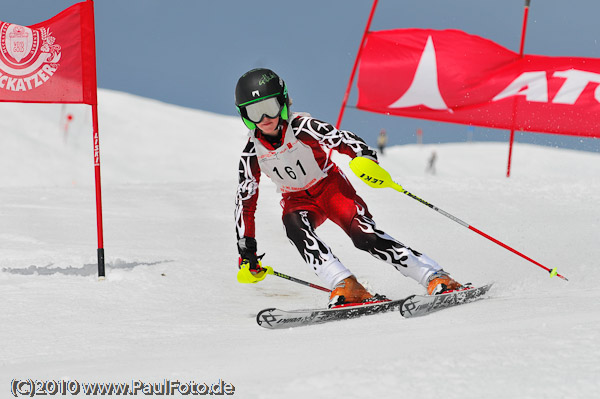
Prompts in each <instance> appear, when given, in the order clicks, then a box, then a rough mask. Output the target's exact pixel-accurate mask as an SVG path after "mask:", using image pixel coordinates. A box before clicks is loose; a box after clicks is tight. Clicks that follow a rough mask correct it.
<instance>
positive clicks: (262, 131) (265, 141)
mask: <svg viewBox="0 0 600 399" xmlns="http://www.w3.org/2000/svg"><path fill="white" fill-rule="evenodd" d="M235 105H236V108H237V110H238V112H239V113H240V115H241V117H242V120H243V121H244V123H245V125H246V126H247V127H248V129H250V132H249V139H248V143H247V144H246V148H245V149H244V151H243V153H242V156H241V160H240V164H239V185H238V189H237V198H236V210H235V218H236V232H237V239H238V243H237V246H238V252H239V255H240V263H239V266H240V269H241V270H240V272H239V273H247V274H248V275H249V277H251V280H252V281H253V282H256V281H260V280H262V279H264V277H265V273H266V272H265V270H264V269H262V267H261V262H260V258H261V257H260V256H257V254H256V253H257V244H256V239H255V223H254V214H255V210H256V203H257V199H258V185H259V182H260V174H261V172H262V173H264V174H266V175H267V176H268V177H269V178H270V179H271V180H272V181H273V182H274V183H275V184H276V186H277V191H278V192H281V193H282V200H281V206H282V207H283V217H282V219H283V225H284V227H285V231H286V234H287V237H288V238H289V240H290V241H291V242H292V243H293V244H294V245H295V246H296V248H297V249H298V251H299V252H300V255H301V256H302V257H303V258H304V261H305V262H306V263H307V265H308V266H310V267H311V269H312V270H313V271H314V272H315V273H316V274H317V276H319V278H320V279H321V280H322V281H323V282H324V283H325V284H326V286H327V287H329V288H330V289H331V290H332V291H331V295H330V301H329V306H330V307H331V306H336V305H340V304H344V303H360V302H370V301H374V300H377V299H380V298H381V296H377V295H375V296H374V295H372V294H371V293H369V292H368V291H367V290H366V289H365V288H364V287H363V286H362V285H361V284H360V283H359V282H358V281H357V280H356V277H355V276H354V275H353V274H352V272H351V271H350V270H348V269H347V268H346V267H345V266H344V265H343V264H342V262H340V260H339V259H338V258H337V257H336V256H335V255H334V254H333V252H332V251H331V249H330V248H329V246H327V244H325V243H324V242H323V241H322V240H321V239H320V238H319V237H318V236H317V234H316V233H315V229H316V228H317V227H318V226H319V225H321V224H322V223H323V222H324V221H325V220H327V219H330V220H331V221H333V222H334V223H336V224H337V225H338V226H340V227H341V228H342V229H343V230H344V232H345V233H346V234H347V235H348V236H349V237H350V238H351V239H352V242H353V243H354V245H355V246H356V247H357V248H358V249H361V250H364V251H367V252H369V253H370V254H371V255H373V256H374V257H376V258H378V259H381V260H383V261H385V262H387V263H389V264H391V265H392V266H394V267H395V268H396V269H397V270H398V271H400V272H401V273H402V274H403V275H404V276H406V277H410V278H412V279H414V280H415V281H417V282H418V283H419V284H421V285H423V286H424V287H425V288H427V292H428V293H429V294H439V293H441V292H444V291H448V290H454V289H458V288H461V287H462V285H461V284H459V283H458V282H456V281H455V280H454V279H452V278H451V277H450V275H449V274H448V273H446V272H445V271H444V270H442V268H441V266H439V265H438V264H437V263H436V262H435V261H434V260H432V259H431V258H429V257H427V256H426V255H424V254H422V253H419V252H417V251H415V250H413V249H411V248H409V247H407V246H405V245H404V244H402V243H400V242H399V241H397V240H395V239H394V238H392V237H390V236H389V235H387V234H386V233H384V232H383V231H381V230H378V229H377V228H376V226H375V222H374V221H373V219H372V217H371V214H370V213H369V210H368V208H367V205H366V204H365V202H364V201H363V200H362V198H360V197H359V196H358V195H357V193H356V191H355V190H354V188H353V187H352V185H351V184H350V182H349V181H348V180H347V179H346V176H345V175H344V174H343V173H342V171H341V170H339V169H338V167H337V165H336V164H334V163H333V162H332V161H331V159H329V157H328V155H327V153H326V152H325V151H324V150H323V147H326V148H328V149H335V150H337V151H338V152H340V153H342V154H346V155H348V156H349V157H350V158H354V157H357V156H360V157H367V158H370V159H372V160H374V161H377V154H376V152H375V151H373V150H372V149H370V148H369V147H368V146H367V145H366V144H365V142H364V141H363V140H362V139H361V138H360V137H358V136H356V135H355V134H353V133H351V132H349V131H344V130H338V129H336V128H335V127H334V126H332V125H330V124H329V123H326V122H322V121H320V120H317V119H314V118H312V117H310V116H309V115H308V114H305V113H291V112H290V100H289V96H288V92H287V87H286V86H285V83H284V82H283V80H282V79H281V78H280V77H279V76H277V74H275V73H274V72H273V71H271V70H269V69H263V68H259V69H253V70H251V71H249V72H247V73H245V74H244V75H242V77H241V78H240V79H239V80H238V83H237V86H236V88H235ZM250 274H251V276H250Z"/></svg>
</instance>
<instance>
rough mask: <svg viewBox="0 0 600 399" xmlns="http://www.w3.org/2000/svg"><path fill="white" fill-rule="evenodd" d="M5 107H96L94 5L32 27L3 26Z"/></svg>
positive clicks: (0, 88) (0, 67) (0, 79)
mask: <svg viewBox="0 0 600 399" xmlns="http://www.w3.org/2000/svg"><path fill="white" fill-rule="evenodd" d="M0 101H7V102H35V103H84V104H96V103H97V101H96V49H95V36H94V7H93V2H91V1H87V2H81V3H77V4H74V5H73V6H71V7H69V8H67V9H66V10H64V11H62V12H61V13H60V14H58V15H56V16H55V17H53V18H51V19H49V20H47V21H44V22H41V23H38V24H35V25H31V26H20V25H16V24H11V23H9V22H0Z"/></svg>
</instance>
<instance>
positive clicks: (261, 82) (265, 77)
mask: <svg viewBox="0 0 600 399" xmlns="http://www.w3.org/2000/svg"><path fill="white" fill-rule="evenodd" d="M276 77H277V75H275V74H274V73H273V72H271V73H270V74H268V75H267V74H266V73H265V74H263V76H261V77H260V80H259V81H258V84H259V85H265V84H267V83H269V81H270V80H271V79H275V78H276Z"/></svg>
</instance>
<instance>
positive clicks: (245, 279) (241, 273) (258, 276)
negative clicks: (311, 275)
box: [237, 262, 331, 292]
mask: <svg viewBox="0 0 600 399" xmlns="http://www.w3.org/2000/svg"><path fill="white" fill-rule="evenodd" d="M259 266H260V267H261V270H260V272H258V273H254V274H253V273H251V272H250V269H249V268H250V265H249V264H248V263H242V264H241V265H240V270H238V274H237V280H238V282H240V283H242V284H254V283H258V282H259V281H262V280H264V279H265V277H267V275H268V274H272V275H273V276H277V277H281V278H283V279H286V280H288V281H292V282H294V283H298V284H302V285H305V286H307V287H311V288H315V289H317V290H321V291H325V292H331V290H330V289H328V288H325V287H321V286H320V285H316V284H313V283H309V282H308V281H304V280H300V279H299V278H296V277H292V276H288V275H287V274H283V273H279V272H276V271H275V270H273V268H272V267H271V266H263V265H262V264H261V263H260V262H259Z"/></svg>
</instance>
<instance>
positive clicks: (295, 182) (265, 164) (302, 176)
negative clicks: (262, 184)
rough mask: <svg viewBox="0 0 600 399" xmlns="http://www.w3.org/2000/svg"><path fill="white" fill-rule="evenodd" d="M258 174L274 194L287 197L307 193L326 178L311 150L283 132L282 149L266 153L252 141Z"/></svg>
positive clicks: (258, 143)
mask: <svg viewBox="0 0 600 399" xmlns="http://www.w3.org/2000/svg"><path fill="white" fill-rule="evenodd" d="M254 145H255V148H256V156H257V157H258V164H259V166H260V169H261V171H262V172H263V173H264V174H266V175H267V176H269V178H270V179H271V180H272V181H273V182H274V183H275V184H276V185H277V191H278V192H281V193H289V192H295V191H303V190H307V189H308V188H310V187H311V186H313V185H314V184H315V183H316V182H318V181H319V180H321V179H323V178H324V177H326V176H327V174H326V173H325V172H323V171H322V170H321V168H320V167H319V164H318V163H317V161H316V160H315V157H314V155H313V151H312V148H310V147H309V146H308V145H306V144H304V143H303V142H301V141H300V140H298V139H297V138H296V136H294V134H293V132H292V131H291V129H290V130H289V131H288V132H287V134H286V137H285V140H284V143H283V145H281V147H279V148H277V149H275V150H268V149H267V148H265V147H264V146H263V145H262V144H261V143H260V142H259V141H258V140H254Z"/></svg>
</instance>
